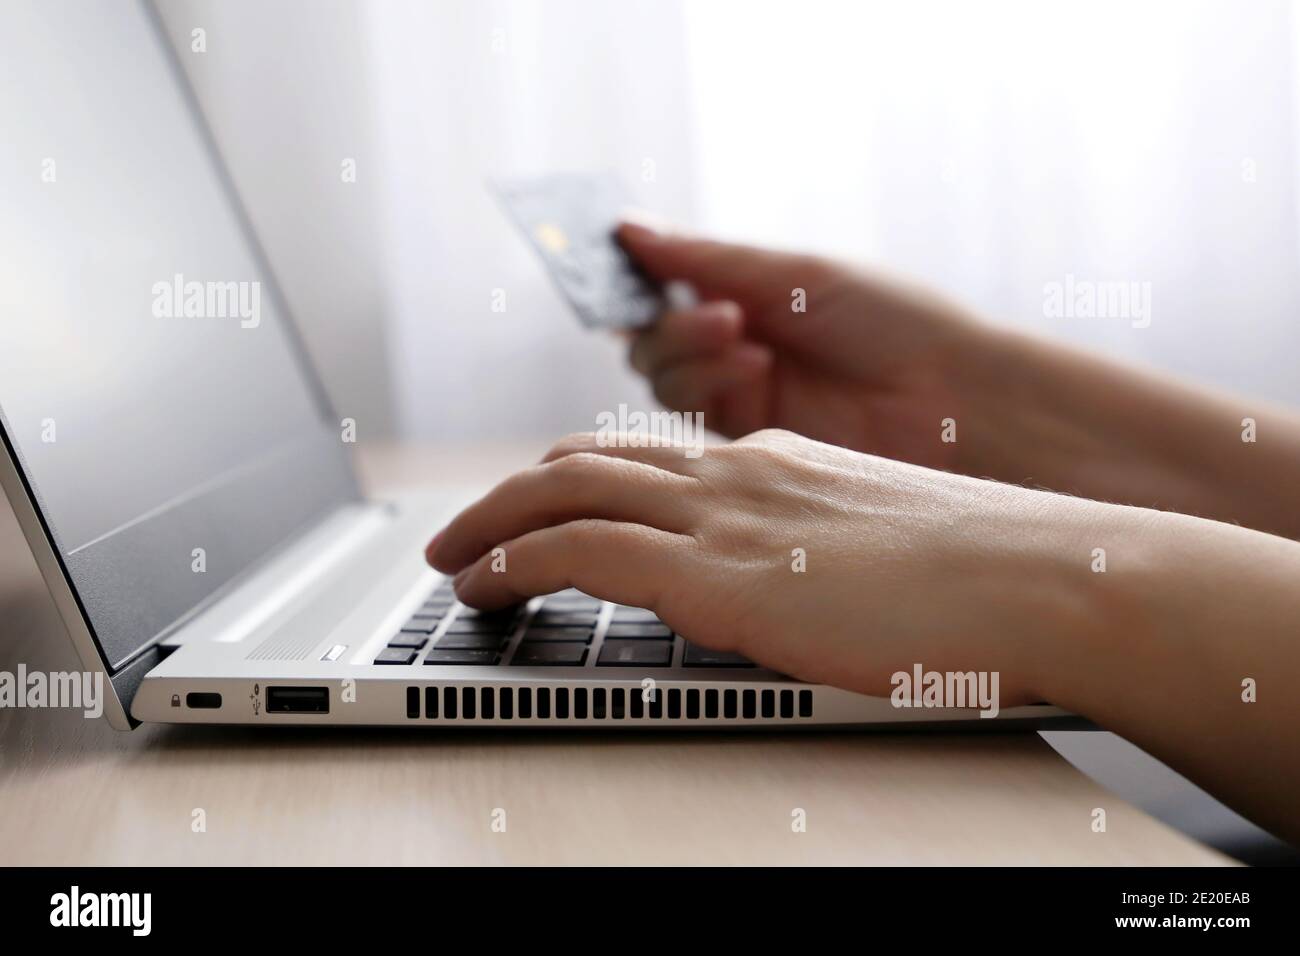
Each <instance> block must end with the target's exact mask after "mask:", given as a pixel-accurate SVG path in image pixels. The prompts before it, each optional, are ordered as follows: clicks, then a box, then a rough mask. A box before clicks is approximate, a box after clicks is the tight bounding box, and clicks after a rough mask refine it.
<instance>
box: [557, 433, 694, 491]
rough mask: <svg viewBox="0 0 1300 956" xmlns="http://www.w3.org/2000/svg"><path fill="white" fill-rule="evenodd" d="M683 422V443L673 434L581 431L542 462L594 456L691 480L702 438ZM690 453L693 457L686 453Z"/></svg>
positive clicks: (562, 441)
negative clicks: (634, 463)
mask: <svg viewBox="0 0 1300 956" xmlns="http://www.w3.org/2000/svg"><path fill="white" fill-rule="evenodd" d="M685 424H686V423H685V422H683V433H682V436H681V440H680V441H679V440H675V439H674V437H673V436H671V435H649V434H645V435H643V434H639V433H631V434H629V433H625V432H622V431H617V430H615V431H606V432H579V433H577V434H573V435H566V436H565V437H564V438H562V439H560V440H559V441H558V442H556V443H555V445H554V446H552V448H551V450H550V451H548V452H547V453H546V455H545V456H544V457H543V458H542V462H543V463H546V462H551V461H556V460H557V459H560V458H564V457H565V456H567V455H578V454H592V455H605V456H607V457H610V458H626V459H628V460H629V461H635V462H640V463H641V464H643V465H650V466H652V467H654V468H659V469H662V470H663V471H667V472H672V473H673V474H675V475H682V476H686V477H689V476H691V475H693V474H694V473H695V469H694V466H693V462H694V461H695V460H696V459H698V458H699V455H698V454H695V452H696V450H697V449H698V448H699V447H700V446H699V442H700V438H701V436H700V435H699V434H698V433H697V432H696V431H695V430H692V432H691V433H690V434H689V435H688V434H686V431H685ZM687 452H691V454H689V455H688V454H687Z"/></svg>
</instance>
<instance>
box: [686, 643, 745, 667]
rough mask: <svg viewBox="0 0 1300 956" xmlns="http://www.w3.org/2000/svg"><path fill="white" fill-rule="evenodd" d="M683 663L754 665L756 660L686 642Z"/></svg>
mask: <svg viewBox="0 0 1300 956" xmlns="http://www.w3.org/2000/svg"><path fill="white" fill-rule="evenodd" d="M682 663H683V664H684V665H685V666H687V667H753V666H754V662H753V661H751V660H749V658H747V657H741V656H740V655H739V654H735V653H733V652H731V651H711V650H709V649H708V648H707V647H700V646H699V645H698V644H691V643H689V642H688V643H687V644H686V653H685V654H683V655H682Z"/></svg>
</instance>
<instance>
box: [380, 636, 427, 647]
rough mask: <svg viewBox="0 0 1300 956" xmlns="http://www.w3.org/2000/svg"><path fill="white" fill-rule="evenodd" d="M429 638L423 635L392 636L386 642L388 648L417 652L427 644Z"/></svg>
mask: <svg viewBox="0 0 1300 956" xmlns="http://www.w3.org/2000/svg"><path fill="white" fill-rule="evenodd" d="M428 641H429V638H428V637H426V636H425V635H423V634H407V633H401V634H394V635H393V636H392V638H391V639H390V640H389V642H388V646H389V647H409V648H411V649H412V650H416V651H418V650H419V649H420V648H422V647H424V645H425V644H427V643H428Z"/></svg>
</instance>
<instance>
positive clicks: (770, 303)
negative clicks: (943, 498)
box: [619, 223, 994, 469]
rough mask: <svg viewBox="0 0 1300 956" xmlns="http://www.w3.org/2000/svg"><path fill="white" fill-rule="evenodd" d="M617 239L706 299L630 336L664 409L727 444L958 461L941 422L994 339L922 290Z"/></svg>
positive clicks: (664, 239)
mask: <svg viewBox="0 0 1300 956" xmlns="http://www.w3.org/2000/svg"><path fill="white" fill-rule="evenodd" d="M619 238H620V240H621V241H622V243H623V245H624V246H625V247H626V248H627V249H628V251H629V252H630V253H631V254H632V256H633V257H634V258H636V259H637V261H638V262H639V263H640V265H641V266H642V267H643V268H645V269H646V271H647V272H649V273H650V274H651V275H654V276H656V277H658V278H661V279H665V280H668V279H676V280H687V281H689V282H690V284H691V285H692V286H693V288H694V289H695V291H696V293H697V295H698V296H699V297H700V299H701V300H702V302H703V304H701V305H699V306H696V307H694V308H690V309H685V310H681V311H673V312H669V313H667V314H666V315H664V316H663V317H662V318H661V319H660V320H659V321H658V322H657V323H655V324H654V325H653V326H651V327H650V328H649V329H648V330H646V331H644V332H642V333H640V334H639V335H638V336H637V337H636V338H635V339H634V341H633V343H632V348H631V356H630V360H631V363H632V366H633V367H634V368H635V369H636V370H637V371H639V372H640V373H641V374H642V375H644V376H645V377H646V378H647V379H648V380H649V381H650V382H651V384H652V385H653V387H654V391H655V395H656V397H657V398H658V399H659V400H660V401H661V402H663V403H664V404H665V405H667V406H668V407H669V408H673V409H677V410H679V411H691V412H697V411H699V412H703V413H704V421H705V423H706V425H707V426H708V427H710V428H713V429H714V430H716V431H719V432H721V433H722V434H724V435H726V436H728V437H730V438H738V437H740V436H742V435H747V434H749V433H751V432H754V431H758V430H759V429H762V428H785V429H789V430H791V431H795V432H798V433H799V434H801V435H806V436H808V437H810V438H816V439H818V440H820V441H826V442H830V443H831V444H835V445H841V446H843V447H845V448H853V449H856V450H857V451H863V452H870V453H871V454H877V455H883V456H885V457H888V458H897V459H901V460H904V461H910V462H915V463H917V464H923V465H928V466H932V467H943V468H949V469H955V468H956V459H955V454H956V449H955V448H954V446H953V445H952V444H951V443H948V444H945V443H943V442H940V441H939V432H940V428H941V425H940V422H941V420H942V419H943V418H945V417H951V416H954V415H957V414H959V413H960V412H961V411H963V407H964V406H965V405H966V404H967V403H968V402H969V400H970V396H968V395H963V394H961V392H962V387H961V382H962V379H963V378H964V368H965V363H969V362H970V361H971V359H972V356H977V357H978V356H980V355H983V354H985V353H987V352H991V351H993V350H994V344H993V336H991V335H989V334H987V330H986V329H985V328H984V327H982V326H981V325H979V324H978V323H976V322H974V321H973V320H971V319H969V318H968V317H967V316H965V315H964V314H962V313H961V312H960V311H959V310H958V309H957V308H956V307H955V306H952V305H950V304H948V303H946V302H943V301H941V300H939V299H938V298H936V297H935V296H933V295H930V294H927V293H925V292H924V291H922V290H920V289H917V288H910V287H907V286H904V285H902V284H899V283H893V282H889V281H886V280H885V279H883V278H881V277H872V276H868V275H867V274H866V273H863V272H860V271H857V270H854V269H851V268H848V267H846V266H844V265H841V264H839V263H837V262H834V261H832V260H828V259H822V258H818V257H815V256H806V255H795V254H790V253H782V252H775V251H770V250H766V249H757V248H752V247H748V246H739V245H731V244H728V243H721V242H714V241H711V240H706V239H693V238H685V237H681V236H676V235H671V234H663V233H657V232H653V231H651V230H650V229H648V228H647V227H645V226H642V225H637V224H631V223H629V224H625V225H624V226H623V227H622V228H621V230H620V232H619Z"/></svg>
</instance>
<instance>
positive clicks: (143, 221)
mask: <svg viewBox="0 0 1300 956" xmlns="http://www.w3.org/2000/svg"><path fill="white" fill-rule="evenodd" d="M6 20H7V21H8V23H7V24H6V30H5V31H4V33H5V36H4V38H3V39H0V73H3V74H5V76H4V77H3V79H4V82H3V83H2V84H0V88H2V92H0V101H2V105H3V115H4V117H5V127H6V136H5V138H6V141H7V142H8V143H9V144H10V146H11V148H8V149H6V150H4V151H0V180H2V181H3V182H4V183H5V193H6V198H7V199H9V198H10V197H12V202H9V203H7V205H6V209H5V215H4V216H3V218H2V219H0V239H2V241H3V243H4V245H3V248H2V249H0V260H2V264H0V269H4V270H5V271H6V274H5V277H4V279H3V283H2V286H3V293H2V295H3V298H0V308H2V310H3V313H2V315H0V432H2V434H3V443H4V454H3V455H0V483H2V484H3V486H4V490H5V493H6V495H7V496H8V498H9V501H10V503H11V504H12V506H13V509H14V511H15V513H16V515H17V517H18V521H19V523H20V524H21V526H22V528H23V531H24V533H25V534H26V537H27V540H28V542H29V543H30V546H31V549H32V552H33V553H34V555H35V557H36V560H37V563H38V564H39V566H40V569H41V572H42V574H43V575H44V577H45V580H46V582H47V584H48V585H49V588H50V591H51V593H52V594H53V596H54V599H55V602H56V603H57V605H58V608H59V611H60V612H61V614H62V616H63V620H64V622H65V624H66V626H67V629H68V632H69V633H70V634H71V637H72V640H73V642H74V644H75V645H76V648H77V651H78V653H79V654H80V656H81V660H82V662H83V664H84V666H85V667H86V669H87V670H88V671H91V672H96V673H101V674H102V675H103V680H104V685H103V686H104V687H105V689H106V690H107V691H108V693H107V694H106V698H107V699H106V701H105V708H104V710H105V714H106V716H107V718H108V720H109V721H110V723H112V725H113V726H114V727H117V728H119V729H122V730H127V729H130V728H132V727H133V726H135V725H136V724H137V723H138V722H141V721H162V722H169V723H207V724H248V725H261V726H271V725H276V724H380V725H401V726H409V727H429V726H451V727H466V728H468V727H483V726H489V725H493V726H511V727H536V728H549V727H566V726H567V727H573V726H582V727H604V728H610V729H615V728H628V727H641V728H645V727H673V728H716V727H723V726H725V727H773V726H779V727H813V726H826V725H860V724H890V725H896V724H900V723H907V724H930V725H933V724H947V723H951V722H956V723H959V724H961V725H963V726H988V725H989V724H991V723H994V721H989V720H982V719H981V718H980V717H979V715H978V713H977V712H976V711H974V710H958V709H929V710H918V709H896V708H895V707H893V706H891V704H890V701H889V700H887V699H880V698H869V697H863V696H860V695H857V694H852V693H848V692H845V691H841V690H836V689H834V688H830V687H823V686H813V685H808V684H803V683H799V682H797V681H794V680H791V679H789V678H786V677H783V676H782V675H780V674H776V673H773V672H771V671H767V670H764V669H762V668H760V667H756V666H754V665H753V664H751V663H750V662H749V661H746V660H744V659H742V658H739V657H736V656H735V655H730V654H719V653H715V652H712V651H710V650H708V649H706V648H703V647H699V646H697V645H693V644H692V643H690V641H689V639H688V638H689V635H678V634H674V633H672V632H671V631H670V630H669V629H668V628H667V627H666V626H665V625H663V624H662V623H661V622H659V621H658V620H657V619H656V618H655V617H654V615H653V614H652V613H650V612H648V611H646V610H643V609H640V608H630V607H621V606H615V605H611V604H609V603H608V602H604V601H600V600H598V599H596V598H594V597H590V596H588V595H585V594H580V593H577V592H565V593H561V594H557V595H551V596H548V597H545V598H539V599H534V600H533V601H531V602H529V603H528V604H527V605H526V606H524V607H520V608H516V609H514V610H512V611H509V612H505V613H497V614H478V613H477V612H475V611H473V610H472V609H469V608H466V607H464V606H463V605H461V604H459V603H458V602H457V601H456V600H455V597H454V595H453V594H452V592H451V590H450V586H449V582H447V581H446V580H445V579H443V578H442V577H441V576H440V575H438V574H436V573H435V572H433V571H432V570H430V569H429V568H428V567H427V566H426V564H425V563H424V560H423V547H424V545H425V543H426V541H427V540H428V538H429V536H430V534H431V533H432V532H433V531H435V530H436V529H438V528H440V527H441V526H442V524H443V523H444V522H445V521H446V520H447V519H448V518H449V517H450V515H451V514H452V513H454V510H455V509H456V508H457V507H458V506H459V505H461V504H463V503H464V496H457V495H455V494H452V493H447V492H444V493H439V492H438V491H437V489H431V490H430V492H429V494H427V495H422V496H418V497H413V498H411V499H409V500H403V501H396V502H375V501H368V500H366V499H365V498H363V497H362V495H361V494H360V493H359V492H358V486H357V482H356V479H355V477H354V474H353V471H352V467H351V464H350V461H349V456H348V450H349V448H350V447H351V446H350V444H349V441H348V439H349V437H350V433H349V428H350V425H349V423H348V422H347V421H346V420H344V419H341V418H340V416H339V415H338V414H336V413H335V412H334V411H333V410H332V409H331V408H330V406H329V403H328V401H327V400H326V397H325V395H324V393H323V391H322V389H321V387H320V383H319V382H318V380H317V379H316V377H315V375H314V373H313V370H312V368H311V365H310V363H309V361H308V359H307V357H306V355H305V353H304V351H303V350H302V348H301V345H300V342H299V341H298V339H297V337H296V335H295V332H294V329H293V326H292V324H291V322H290V319H289V313H288V309H287V307H286V305H285V303H284V301H283V299H282V297H281V295H280V293H279V291H278V289H277V287H276V284H275V281H274V278H273V277H272V275H271V272H270V270H269V269H268V268H267V263H266V260H265V257H264V256H263V255H262V253H261V251H260V249H259V248H258V245H257V242H256V240H255V238H254V236H253V234H252V232H251V230H250V229H249V225H248V221H247V217H246V216H245V215H244V213H243V211H242V210H241V208H240V206H239V203H238V201H237V198H236V196H235V194H234V191H233V190H232V188H231V184H230V182H229V178H228V176H227V175H226V173H225V171H224V168H223V167H222V165H221V162H220V159H219V157H218V154H217V152H216V150H215V149H214V148H213V143H212V139H211V136H210V134H209V132H208V130H207V128H206V127H205V125H204V123H203V120H202V118H201V116H200V114H199V112H198V110H197V109H196V108H195V104H194V98H193V94H192V92H191V91H190V89H189V87H188V85H187V83H186V81H185V78H184V75H183V73H182V71H181V70H180V69H179V65H178V63H177V61H176V59H175V55H174V53H173V52H172V48H171V47H170V46H169V44H168V42H167V41H166V39H165V37H164V36H163V33H162V31H161V28H160V25H159V23H158V19H157V16H156V13H155V12H154V11H153V9H152V8H151V7H149V6H140V7H134V6H125V5H121V4H78V5H77V6H76V7H75V15H65V14H64V13H63V12H61V11H60V10H59V9H57V6H56V5H52V4H48V3H17V4H14V5H12V7H10V8H7V12H6ZM863 628H864V631H866V630H869V628H870V622H869V621H864V622H863ZM1060 714H1061V711H1059V710H1056V709H1054V708H1051V707H1046V706H1032V707H1019V708H1015V709H1009V710H1005V711H1002V712H1001V714H1000V716H999V718H998V720H997V721H996V723H997V724H999V725H1000V726H1001V725H1003V724H1004V722H1005V721H1008V720H1010V721H1022V722H1028V723H1030V724H1037V723H1039V722H1042V721H1044V720H1046V719H1048V718H1052V717H1055V716H1058V715H1060Z"/></svg>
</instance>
